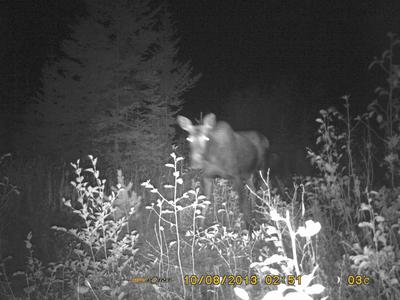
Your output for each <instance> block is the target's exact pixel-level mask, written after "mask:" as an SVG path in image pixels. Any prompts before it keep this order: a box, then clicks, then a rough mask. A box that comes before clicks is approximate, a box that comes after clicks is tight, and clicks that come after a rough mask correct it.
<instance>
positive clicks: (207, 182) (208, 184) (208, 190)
mask: <svg viewBox="0 0 400 300" xmlns="http://www.w3.org/2000/svg"><path fill="white" fill-rule="evenodd" d="M212 187H213V179H212V178H208V177H204V178H203V188H204V194H205V196H206V197H207V200H208V201H209V202H212V201H213V191H212ZM203 205H204V207H203V211H202V215H203V217H204V218H202V219H201V221H200V227H201V228H203V229H204V220H205V218H206V216H207V211H208V204H203Z"/></svg>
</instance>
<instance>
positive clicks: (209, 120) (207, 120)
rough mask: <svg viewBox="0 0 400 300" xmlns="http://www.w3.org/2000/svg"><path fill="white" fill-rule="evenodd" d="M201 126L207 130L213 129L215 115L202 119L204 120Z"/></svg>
mask: <svg viewBox="0 0 400 300" xmlns="http://www.w3.org/2000/svg"><path fill="white" fill-rule="evenodd" d="M203 125H204V126H205V127H206V128H207V129H211V128H214V126H215V115H214V114H213V113H211V114H208V115H206V116H205V117H204V119H203Z"/></svg>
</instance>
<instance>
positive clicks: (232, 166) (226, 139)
mask: <svg viewBox="0 0 400 300" xmlns="http://www.w3.org/2000/svg"><path fill="white" fill-rule="evenodd" d="M177 121H178V124H179V126H180V127H181V128H182V129H183V130H185V131H187V132H188V133H189V137H188V138H187V140H188V141H189V143H190V161H191V168H192V169H200V170H201V172H202V177H203V188H204V192H205V194H206V196H207V198H208V199H209V200H210V201H212V199H211V198H212V183H213V179H214V178H216V177H220V178H224V179H229V180H231V181H232V183H233V188H234V190H236V192H237V194H238V196H239V197H238V199H239V208H240V211H241V213H242V214H243V216H244V219H245V223H246V228H247V230H248V231H249V234H250V237H251V232H252V222H251V221H252V204H251V202H252V199H251V198H250V199H248V198H247V196H246V189H245V183H247V184H248V185H249V187H251V188H253V189H254V184H253V174H254V173H255V172H256V171H257V170H260V169H263V167H264V157H265V155H266V152H267V150H268V149H269V146H270V144H269V141H268V139H267V138H266V137H265V136H264V135H262V134H261V133H259V132H256V131H237V132H236V131H234V130H233V129H232V127H231V126H230V125H229V124H228V123H226V122H224V121H218V122H216V117H215V115H214V114H212V113H210V114H207V115H206V116H205V117H204V119H203V122H202V124H200V125H193V124H192V122H191V121H190V120H189V119H188V118H186V117H183V116H178V117H177ZM206 211H207V207H206V208H204V210H203V214H204V215H205V213H206Z"/></svg>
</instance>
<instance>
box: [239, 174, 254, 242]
mask: <svg viewBox="0 0 400 300" xmlns="http://www.w3.org/2000/svg"><path fill="white" fill-rule="evenodd" d="M235 189H236V191H237V193H238V196H239V208H240V211H241V212H242V213H243V217H244V220H245V222H246V228H247V230H248V231H249V234H250V236H251V232H252V226H251V207H252V205H251V199H249V198H248V197H247V193H246V189H247V188H246V187H245V186H244V185H243V181H242V180H241V179H240V178H238V179H235Z"/></svg>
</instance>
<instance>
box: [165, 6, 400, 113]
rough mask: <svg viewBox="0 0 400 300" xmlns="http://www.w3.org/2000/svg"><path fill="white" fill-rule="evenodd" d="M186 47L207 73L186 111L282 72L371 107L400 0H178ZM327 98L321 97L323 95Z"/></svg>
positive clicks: (333, 97) (215, 103) (212, 105)
mask: <svg viewBox="0 0 400 300" xmlns="http://www.w3.org/2000/svg"><path fill="white" fill-rule="evenodd" d="M171 7H172V8H173V11H174V12H175V15H176V16H177V19H176V20H177V25H178V29H179V33H180V35H181V36H182V42H181V53H182V55H184V56H185V57H187V58H191V59H192V61H193V65H194V68H195V69H196V70H199V71H201V72H202V73H203V78H202V80H201V82H200V83H199V84H198V86H197V87H196V88H195V89H193V91H192V92H191V93H189V94H188V95H187V97H186V99H187V105H186V106H185V110H184V112H187V113H188V114H191V115H198V113H199V111H201V110H203V111H204V110H207V109H204V108H205V107H206V108H208V110H211V111H216V112H217V113H218V112H219V109H220V104H221V101H224V99H225V98H226V96H227V95H229V94H230V92H231V91H232V89H234V88H241V87H245V86H248V85H253V84H254V83H256V84H260V85H263V84H268V82H273V81H275V80H277V78H282V77H284V76H283V75H286V77H290V78H294V77H296V78H301V79H306V80H305V83H304V84H303V86H302V91H301V92H302V93H304V95H305V96H308V93H307V91H310V89H311V88H312V87H313V86H315V85H321V86H322V88H323V90H324V92H325V94H326V96H327V98H328V99H325V100H328V101H329V102H332V103H335V102H339V101H337V99H339V97H340V96H342V95H344V94H350V95H351V96H352V103H353V105H354V106H356V108H357V109H361V108H365V106H366V104H367V102H368V101H370V100H371V98H372V92H373V89H374V85H373V84H376V81H375V78H374V72H368V65H369V64H370V63H371V61H372V59H373V57H374V56H378V55H380V53H381V52H382V51H383V49H385V47H386V46H387V42H388V39H387V37H386V33H388V32H394V33H396V32H398V31H399V29H400V1H236V0H235V1H174V2H173V5H172V6H171ZM321 101H322V99H321Z"/></svg>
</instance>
